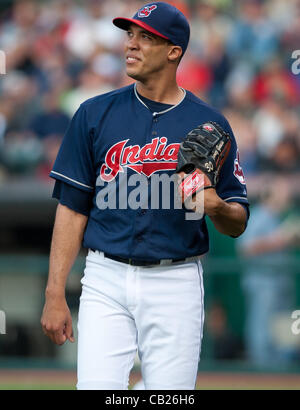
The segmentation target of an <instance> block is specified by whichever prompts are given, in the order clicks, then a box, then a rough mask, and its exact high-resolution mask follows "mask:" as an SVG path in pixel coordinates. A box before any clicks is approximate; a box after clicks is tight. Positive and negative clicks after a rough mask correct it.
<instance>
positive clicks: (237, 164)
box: [233, 150, 246, 185]
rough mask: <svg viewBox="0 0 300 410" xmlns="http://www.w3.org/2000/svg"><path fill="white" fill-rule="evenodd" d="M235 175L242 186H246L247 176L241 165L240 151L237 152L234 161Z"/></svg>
mask: <svg viewBox="0 0 300 410" xmlns="http://www.w3.org/2000/svg"><path fill="white" fill-rule="evenodd" d="M233 175H234V176H235V177H236V178H237V179H238V180H239V182H240V183H241V184H243V185H246V180H245V175H244V172H243V169H242V167H241V164H240V153H239V151H238V150H237V152H236V159H235V160H234V171H233Z"/></svg>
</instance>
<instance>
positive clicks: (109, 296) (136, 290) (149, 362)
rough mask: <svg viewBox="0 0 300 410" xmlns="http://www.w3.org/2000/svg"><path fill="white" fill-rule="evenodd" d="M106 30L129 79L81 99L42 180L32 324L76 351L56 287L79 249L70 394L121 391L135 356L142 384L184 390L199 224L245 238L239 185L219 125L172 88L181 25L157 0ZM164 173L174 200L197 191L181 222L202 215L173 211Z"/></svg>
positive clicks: (194, 320)
mask: <svg viewBox="0 0 300 410" xmlns="http://www.w3.org/2000/svg"><path fill="white" fill-rule="evenodd" d="M113 23H114V25H115V26H117V27H119V28H121V29H123V30H125V31H126V32H127V33H126V36H127V37H126V41H125V62H126V72H127V74H128V76H129V77H131V78H133V79H134V80H135V83H134V84H132V85H130V86H127V87H124V88H121V89H118V90H115V91H113V92H110V93H107V94H104V95H100V96H96V97H94V98H92V99H89V100H88V101H86V102H84V103H83V104H81V106H80V107H79V109H78V111H77V112H76V113H75V115H74V117H73V119H72V121H71V124H70V127H69V129H68V131H67V133H66V135H65V137H64V140H63V142H62V145H61V148H60V151H59V153H58V156H57V159H56V162H55V164H54V167H53V170H52V171H51V174H50V176H51V177H52V178H54V179H55V180H56V183H55V188H54V192H53V196H54V197H55V198H58V199H59V205H58V207H57V212H56V219H55V224H54V230H53V238H52V245H51V252H50V266H49V278H48V283H47V287H46V301H45V306H44V310H43V314H42V319H41V323H42V327H43V330H44V332H45V334H46V335H47V336H49V337H50V339H51V340H52V341H53V342H54V343H56V344H58V345H61V344H63V343H64V342H65V341H66V340H69V341H71V342H74V336H73V330H72V320H71V315H70V311H69V308H68V306H67V303H66V299H65V284H66V280H67V276H68V274H69V271H70V269H71V267H72V264H73V262H74V260H75V258H76V256H77V254H78V252H79V250H80V247H81V245H82V242H83V246H84V247H85V248H87V249H88V254H87V258H86V267H85V270H84V276H83V278H82V281H81V282H82V294H81V298H80V307H79V317H78V371H77V373H78V382H77V389H111V390H122V389H127V388H128V380H129V373H130V370H131V368H132V366H133V363H134V359H135V355H136V352H137V351H138V354H139V358H140V360H141V371H142V376H143V380H144V383H145V388H146V389H162V390H166V389H175V390H178V389H188V390H190V389H194V388H195V383H196V376H197V369H198V361H199V357H200V349H201V340H202V329H203V321H204V302H203V299H204V291H203V276H202V274H203V272H202V265H201V260H200V259H201V255H204V254H205V253H206V252H207V251H208V249H209V241H208V231H207V227H206V222H205V219H206V218H207V217H209V218H211V220H212V222H213V224H214V226H215V227H216V229H217V230H218V231H220V232H221V233H223V234H225V235H229V236H233V237H237V236H239V235H240V234H242V232H243V231H244V230H245V227H246V224H247V219H248V215H249V213H248V200H247V191H246V185H245V179H244V175H243V171H242V168H241V166H240V163H239V157H238V150H237V145H236V142H235V138H234V135H233V133H232V130H231V128H230V126H229V124H228V122H227V121H226V119H225V118H224V117H223V116H222V115H221V114H220V113H219V112H218V111H216V110H215V109H213V108H212V107H210V106H209V105H207V104H206V103H204V102H203V101H201V100H200V99H199V98H197V97H196V96H195V95H193V94H192V93H191V92H189V91H187V90H184V89H182V88H181V87H179V86H178V84H177V82H176V70H177V67H178V65H179V63H180V61H181V58H182V57H183V55H184V53H185V51H186V49H187V46H188V42H189V36H190V28H189V23H188V21H187V19H186V18H185V16H184V15H183V14H182V13H181V12H180V11H179V10H177V9H176V8H175V7H173V6H171V5H169V4H167V3H163V2H157V3H150V4H148V5H146V6H144V7H142V8H141V9H140V10H138V12H137V13H136V14H135V15H134V17H133V18H132V19H130V18H121V17H120V18H116V19H114V20H113ZM172 175H177V176H178V179H179V187H178V192H181V193H182V195H183V194H184V195H186V196H188V197H189V198H190V199H191V198H193V199H195V198H196V200H195V203H197V198H198V195H200V194H201V195H202V196H201V198H202V200H203V206H204V215H202V217H201V218H187V217H186V216H187V214H188V215H189V216H190V215H191V214H196V213H197V214H198V212H195V210H197V209H198V208H197V207H196V206H195V207H194V208H193V209H186V207H185V206H182V207H181V208H180V207H177V206H175V200H174V198H175V196H176V195H175V193H174V195H173V193H172V192H173V191H171V190H170V192H169V193H166V191H167V190H166V189H165V188H163V189H161V187H157V185H155V182H157V177H162V176H164V177H166V179H167V178H168V177H171V176H172ZM199 175H200V176H202V177H203V178H202V179H201V178H200V179H199ZM155 178H156V179H155ZM145 181H146V182H145ZM139 185H140V186H142V187H143V189H140V188H141V187H140V186H139ZM176 189H177V188H176ZM137 191H138V193H137ZM175 191H176V190H175ZM175 191H174V192H175ZM203 193H204V197H203ZM166 195H168V196H170V198H171V199H172V200H171V201H170V206H169V207H168V206H164V203H163V202H164V199H165V198H164V196H166ZM153 198H154V199H156V200H155V201H153ZM173 200H174V201H173Z"/></svg>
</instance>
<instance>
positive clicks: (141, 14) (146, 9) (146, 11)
mask: <svg viewBox="0 0 300 410" xmlns="http://www.w3.org/2000/svg"><path fill="white" fill-rule="evenodd" d="M155 9H157V6H156V5H153V6H146V7H144V8H143V9H141V10H140V11H139V13H138V16H139V17H140V18H142V17H149V16H150V14H151V13H152V11H153V10H155Z"/></svg>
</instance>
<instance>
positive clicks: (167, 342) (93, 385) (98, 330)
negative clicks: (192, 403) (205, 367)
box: [77, 250, 204, 390]
mask: <svg viewBox="0 0 300 410" xmlns="http://www.w3.org/2000/svg"><path fill="white" fill-rule="evenodd" d="M81 283H82V285H83V287H82V295H81V298H80V307H79V317H78V383H77V389H78V390H126V389H128V382H129V373H130V370H131V369H132V367H133V364H134V359H135V356H136V352H137V350H138V353H139V358H140V361H141V372H142V377H143V381H144V384H145V388H146V389H147V390H170V389H171V390H181V389H183V390H193V389H195V384H196V377H197V369H198V362H199V359H200V350H201V341H202V330H203V321H204V303H203V297H204V292H203V277H202V266H201V262H200V260H198V261H195V262H189V263H177V264H173V265H170V266H161V265H158V266H151V267H135V266H131V265H128V264H124V263H121V262H116V261H113V260H111V259H108V258H105V257H104V255H103V253H102V252H93V251H91V250H90V251H89V253H88V256H87V259H86V268H85V271H84V277H83V278H82V280H81Z"/></svg>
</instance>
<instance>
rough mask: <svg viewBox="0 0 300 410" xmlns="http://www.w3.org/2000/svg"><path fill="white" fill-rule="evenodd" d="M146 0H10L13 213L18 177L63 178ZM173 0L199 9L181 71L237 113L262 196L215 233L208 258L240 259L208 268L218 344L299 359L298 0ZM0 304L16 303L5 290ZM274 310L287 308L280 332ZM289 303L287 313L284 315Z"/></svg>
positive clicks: (184, 80)
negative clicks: (61, 168) (120, 21)
mask: <svg viewBox="0 0 300 410" xmlns="http://www.w3.org/2000/svg"><path fill="white" fill-rule="evenodd" d="M145 3H147V1H142V2H141V1H138V0H126V1H120V0H85V1H83V0H82V1H80V0H72V1H71V0H47V1H46V0H44V1H43V0H41V1H34V0H16V1H10V0H1V2H0V50H2V51H4V52H5V55H6V74H5V75H0V199H1V201H2V203H3V204H4V205H3V207H4V206H6V211H5V212H6V213H5V212H4V211H3V212H4V213H3V214H2V215H8V213H7V207H8V205H7V204H8V203H7V202H5V201H6V200H7V198H6V192H9V194H10V195H12V196H13V194H12V192H11V191H10V190H9V187H12V186H14V184H16V186H17V187H18V193H19V196H18V197H17V199H15V200H16V201H19V202H21V203H22V192H23V193H24V197H25V196H26V192H25V191H26V190H25V189H24V187H29V186H38V187H40V186H41V184H42V185H47V186H49V187H50V188H51V187H52V184H53V182H52V181H51V180H50V179H49V177H48V174H49V171H50V169H51V166H52V164H53V161H54V159H55V157H56V154H57V151H58V148H59V146H60V143H61V141H62V137H63V135H64V132H65V131H66V128H67V126H68V124H69V121H70V118H71V117H72V115H73V114H74V112H75V111H76V110H77V108H78V106H79V104H80V103H81V102H83V101H84V100H86V99H87V98H90V97H93V96H95V95H97V94H101V93H105V92H108V91H110V90H113V89H115V88H118V87H122V86H124V85H127V84H129V83H130V82H131V80H130V79H129V78H128V77H127V76H126V74H125V72H124V69H123V67H124V59H123V41H124V32H123V31H122V30H118V29H117V28H116V27H115V26H114V25H113V24H112V22H111V21H112V19H113V18H114V17H116V16H128V17H131V16H132V15H133V14H134V13H135V12H136V10H137V9H138V8H139V7H141V5H143V4H145ZM171 3H172V4H174V5H175V6H177V7H178V8H179V9H180V10H181V11H182V12H183V13H184V14H185V15H186V16H187V17H188V19H189V21H190V23H191V41H190V47H189V49H188V51H187V53H186V55H185V57H184V59H183V60H182V62H181V64H180V67H179V71H178V82H179V84H180V85H181V86H182V87H184V88H186V89H188V90H190V91H192V92H193V93H195V94H196V95H197V96H199V97H200V98H201V99H203V100H205V101H206V102H208V103H210V104H212V105H213V106H215V107H216V108H218V109H219V110H221V111H222V112H223V114H224V115H225V116H226V118H227V119H228V120H229V123H230V124H231V126H232V129H233V131H234V134H235V136H236V139H237V142H238V146H239V151H240V160H241V163H242V166H243V170H244V173H245V175H246V181H247V184H248V190H249V197H250V200H251V204H252V207H251V218H250V221H249V227H248V230H247V233H246V234H245V235H244V236H242V237H241V239H240V240H238V241H235V242H234V243H233V242H231V240H230V239H225V240H224V238H221V237H219V236H217V235H215V234H214V233H212V236H213V237H214V235H215V237H214V239H215V242H213V243H214V244H215V245H213V246H212V250H211V255H212V256H210V258H211V259H209V260H208V268H207V269H208V270H209V266H215V265H214V263H215V264H216V263H217V262H218V261H219V262H220V261H221V262H220V263H221V264H222V263H223V262H222V261H223V259H224V257H228V256H230V257H231V258H232V259H231V265H230V262H228V263H229V265H228V266H229V268H228V269H227V270H230V269H231V273H232V272H233V271H234V269H237V266H238V267H241V270H240V271H239V272H238V275H234V279H232V280H231V281H230V278H229V276H230V272H229V276H228V275H227V276H226V275H224V276H222V277H221V276H220V278H219V281H218V279H212V278H213V276H212V277H211V278H210V279H209V278H208V279H207V281H208V282H209V283H208V285H207V287H208V293H209V292H211V294H212V295H213V296H212V297H211V299H209V300H208V304H207V306H208V315H207V325H206V326H207V334H208V336H207V337H208V339H207V340H210V341H211V342H207V346H208V349H210V350H211V356H212V357H214V358H216V359H240V358H245V357H246V358H249V359H251V360H252V361H253V362H255V363H258V364H263V363H269V364H270V363H273V364H274V360H275V363H277V359H278V361H279V360H282V361H288V362H289V361H290V362H293V363H298V364H299V366H300V342H299V337H298V339H297V338H296V337H295V336H294V335H291V332H290V330H289V329H290V327H288V330H286V329H287V328H286V327H285V326H286V324H288V325H289V326H290V322H289V320H290V316H291V312H292V311H293V310H296V309H297V303H298V308H299V266H300V264H299V262H300V259H299V231H300V223H299V212H298V209H299V194H300V186H299V175H300V155H299V152H300V74H299V75H296V74H294V73H293V72H292V64H293V63H294V61H295V60H293V58H292V53H293V51H294V50H297V49H300V0H288V1H286V0H265V1H264V0H240V1H235V0H178V1H177V0H174V1H172V2H171ZM299 66H300V64H299ZM21 186H22V187H23V191H22V189H21ZM1 189H2V191H1ZM1 192H2V195H1ZM49 192H51V191H49ZM27 194H28V193H27ZM48 197H49V198H50V195H48ZM35 215H38V210H36V211H35ZM2 218H3V220H2V221H1V222H4V219H6V218H4V217H2ZM31 218H32V219H33V218H34V216H31ZM36 218H37V219H38V216H36ZM36 218H35V219H36ZM46 218H47V217H46ZM1 222H0V223H1ZM51 222H52V220H51V221H50V222H49V229H51ZM15 229H17V227H15ZM30 229H31V228H30V227H27V231H26V232H27V233H23V235H24V237H26V238H27V239H26V240H23V242H22V241H21V242H18V240H19V241H20V235H22V234H21V233H20V231H18V234H17V235H16V236H14V235H13V234H12V233H11V232H12V231H10V230H9V228H8V227H6V230H5V231H4V230H2V233H0V245H1V244H2V246H3V248H2V249H3V251H2V252H6V253H9V252H10V250H11V249H12V248H13V247H15V249H14V251H15V252H17V251H20V248H19V249H17V248H16V244H17V243H19V244H20V243H22V249H25V248H26V245H27V242H28V241H29V242H30V239H29V236H28V232H29V230H30ZM32 229H33V228H32ZM4 232H5V233H4ZM30 232H31V233H32V236H34V237H35V238H36V242H35V245H36V244H37V242H38V243H39V244H40V243H42V242H43V234H42V232H43V231H42V228H41V227H37V228H36V230H35V231H34V230H31V231H30ZM33 232H34V233H33ZM47 235H48V236H47V238H46V240H45V241H44V242H45V244H46V246H45V248H44V249H43V251H44V253H45V254H47V251H48V248H47V247H48V245H49V240H50V233H49V231H47ZM1 236H2V237H1ZM12 238H13V239H12ZM23 239H24V238H23ZM226 241H227V242H226ZM228 241H229V245H228ZM228 246H229V248H230V249H229V248H228ZM224 249H225V251H224ZM0 253H1V252H0ZM214 258H215V259H214ZM222 258H223V259H222ZM295 258H296V259H295ZM297 258H298V259H297ZM212 259H214V260H212ZM228 260H229V259H228ZM237 261H241V262H240V264H239V263H238V262H237ZM295 261H296V262H295ZM0 266H1V263H0ZM218 266H219V265H218ZM223 266H224V265H223ZM211 269H214V270H215V271H218V269H219V271H221V270H224V269H221V268H218V267H214V268H211ZM239 269H240V268H239ZM225 271H226V269H225ZM216 277H218V275H216ZM237 278H238V279H237ZM229 283H230V284H231V285H230V286H231V287H230V286H229V285H228V284H229ZM39 289H41V288H39ZM224 289H227V294H226V295H223V296H222V294H223V293H224ZM41 292H42V291H41ZM222 292H223V293H222ZM232 292H233V293H234V294H236V295H237V297H236V298H235V297H232ZM239 292H240V296H239ZM209 294H210V293H209ZM218 295H219V296H218ZM0 297H1V290H0ZM239 297H240V299H239ZM233 301H235V302H233ZM234 303H236V304H235V305H234ZM0 309H3V310H5V306H3V305H1V299H0ZM274 312H277V313H278V312H279V313H278V315H277V316H276V318H277V320H276V323H275V324H274V326H275V327H274V326H273V328H272V329H273V330H272V332H273V333H272V332H271V330H270V331H269V330H268V329H269V328H270V323H271V320H273V316H274ZM282 312H288V316H285V317H284V318H283V319H282V315H281V316H280V314H281V313H282ZM39 313H40V312H39ZM281 319H282V320H281ZM272 323H273V322H272ZM235 327H238V328H241V329H242V331H236V329H235ZM287 333H288V334H287ZM272 335H273V336H272ZM21 339H22V338H21ZM296 339H297V340H296ZM3 340H4V339H2V343H4V342H3ZM23 341H24V339H23ZM204 344H205V343H204ZM21 350H22V349H21ZM23 350H24V345H23ZM32 350H33V349H32ZM32 350H30V349H29V350H28V349H27V352H28V351H29V352H32ZM6 351H7V352H10V350H9V348H8V347H7V346H6ZM25 351H26V349H25ZM35 351H36V350H35ZM0 354H1V352H0ZM203 354H204V357H205V355H206V353H205V351H204V353H203ZM276 355H277V356H276Z"/></svg>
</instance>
